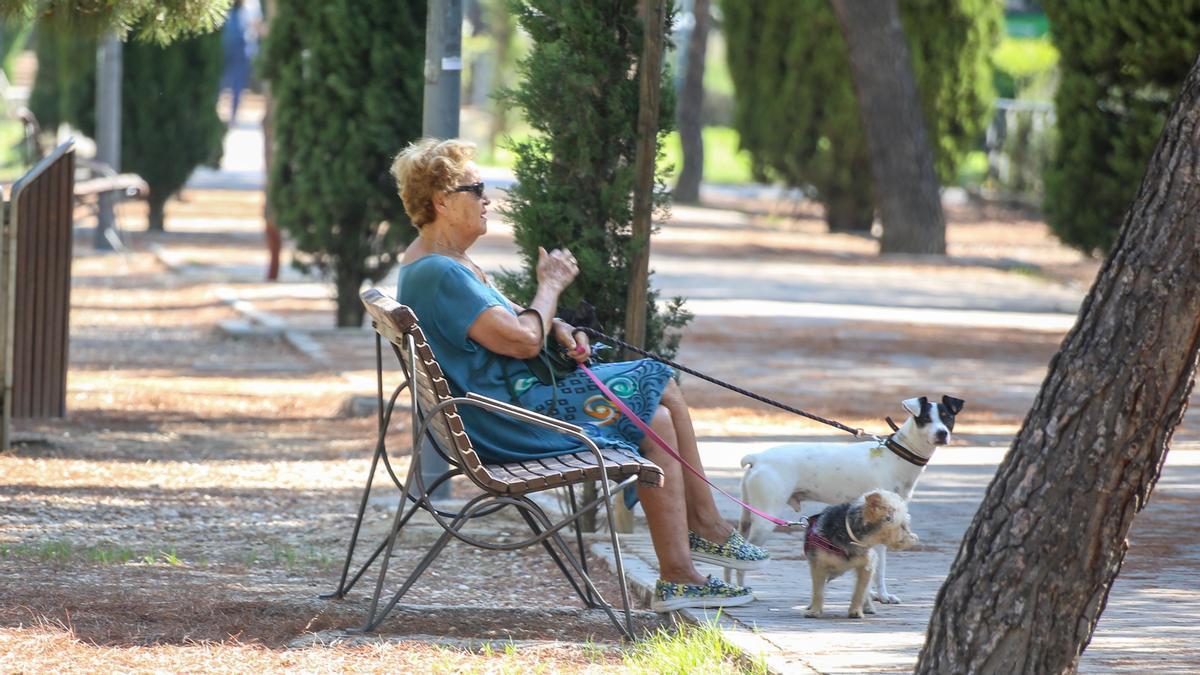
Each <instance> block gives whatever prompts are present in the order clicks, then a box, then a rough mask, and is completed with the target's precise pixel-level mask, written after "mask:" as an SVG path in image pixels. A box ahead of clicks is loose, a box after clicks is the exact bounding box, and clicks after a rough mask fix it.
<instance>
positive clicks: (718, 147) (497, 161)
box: [478, 127, 754, 185]
mask: <svg viewBox="0 0 1200 675" xmlns="http://www.w3.org/2000/svg"><path fill="white" fill-rule="evenodd" d="M529 135H530V132H529V131H528V130H518V131H513V132H512V133H510V134H508V135H507V136H506V137H505V138H504V140H503V141H501V142H500V143H499V144H498V145H497V147H496V149H495V150H494V151H488V149H487V148H484V147H480V148H479V156H478V160H479V163H480V164H481V165H484V166H498V167H504V168H506V169H511V168H513V165H515V164H516V161H517V155H516V153H514V152H513V151H512V150H510V149H509V147H510V146H511V145H512V144H513V143H514V142H517V141H524V140H526V139H528V138H529ZM701 135H702V136H703V138H704V182H706V183H723V184H727V185H744V184H746V183H752V182H754V177H753V176H752V175H751V173H750V153H748V152H746V151H744V150H739V149H738V142H739V136H738V132H737V130H735V129H733V128H731V127H704V130H703V131H702V132H701ZM663 155H664V157H663V160H662V162H661V166H660V167H659V168H663V169H666V168H669V169H670V171H669V172H668V174H667V177H668V180H670V181H673V180H674V179H675V177H676V176H678V175H679V171H680V169H682V168H683V150H682V148H681V147H680V144H679V132H678V131H672V132H671V133H670V134H668V135H667V137H666V140H665V142H664V143H663Z"/></svg>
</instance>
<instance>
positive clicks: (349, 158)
mask: <svg viewBox="0 0 1200 675" xmlns="http://www.w3.org/2000/svg"><path fill="white" fill-rule="evenodd" d="M425 5H426V3H425V0H402V1H399V2H397V0H386V1H385V0H369V1H367V0H357V1H352V0H332V1H330V2H320V3H314V2H302V1H301V0H281V1H280V2H278V3H276V5H275V7H274V10H275V11H274V12H273V18H272V20H271V31H270V33H268V35H267V39H266V43H265V45H264V48H263V52H262V55H261V56H262V58H263V62H262V66H263V73H264V74H265V76H266V78H267V79H269V80H270V84H271V96H272V97H273V99H274V150H273V155H272V159H271V167H270V180H269V181H268V193H267V199H268V202H269V206H270V209H271V211H272V213H273V214H274V215H275V218H276V221H277V222H278V224H279V226H280V227H281V228H282V229H284V230H286V231H287V232H288V233H290V234H291V235H292V238H293V239H294V241H295V245H296V248H297V250H298V251H300V252H302V253H303V254H304V257H303V258H302V259H298V260H297V264H299V265H300V266H302V267H311V268H315V269H318V270H320V271H321V272H323V273H326V274H329V275H332V277H333V280H334V283H335V286H336V288H337V323H338V325H339V326H351V325H353V326H357V325H360V324H361V323H362V315H363V308H362V304H361V303H360V302H359V299H358V292H359V289H360V287H361V286H362V284H363V282H364V281H368V280H369V281H378V280H379V279H382V278H383V277H384V276H385V275H386V274H387V272H388V271H389V270H390V269H391V268H392V267H393V266H394V265H395V263H396V254H397V251H399V250H401V249H402V247H403V245H404V244H407V243H408V242H409V241H411V240H412V239H413V237H414V236H415V235H416V230H415V229H414V228H413V227H412V226H411V224H410V223H409V221H408V219H407V217H406V216H405V215H404V207H403V205H402V203H401V201H400V196H399V194H398V193H397V190H396V185H395V183H394V181H393V179H392V177H391V175H390V174H389V173H388V167H389V166H390V163H391V159H392V157H394V156H395V154H396V153H397V152H399V151H400V150H402V149H403V148H404V146H405V145H406V144H407V143H409V142H411V141H413V140H414V139H416V138H418V137H419V136H420V134H421V96H422V89H423V86H424V80H423V78H422V67H423V64H424V57H425V47H424V45H425Z"/></svg>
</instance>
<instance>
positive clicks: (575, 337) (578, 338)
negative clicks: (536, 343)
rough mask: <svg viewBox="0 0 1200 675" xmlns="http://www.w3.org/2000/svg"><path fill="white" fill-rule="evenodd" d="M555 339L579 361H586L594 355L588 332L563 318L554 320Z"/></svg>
mask: <svg viewBox="0 0 1200 675" xmlns="http://www.w3.org/2000/svg"><path fill="white" fill-rule="evenodd" d="M554 339H555V340H557V341H558V344H560V345H562V346H563V348H564V349H566V350H567V353H568V354H570V355H571V358H573V359H575V361H576V362H578V363H584V362H586V361H587V360H588V359H590V358H591V357H592V344H591V341H590V340H588V336H587V333H584V332H583V331H582V330H579V329H578V328H575V327H573V326H572V325H571V324H569V323H567V322H566V321H563V320H562V319H555V320H554Z"/></svg>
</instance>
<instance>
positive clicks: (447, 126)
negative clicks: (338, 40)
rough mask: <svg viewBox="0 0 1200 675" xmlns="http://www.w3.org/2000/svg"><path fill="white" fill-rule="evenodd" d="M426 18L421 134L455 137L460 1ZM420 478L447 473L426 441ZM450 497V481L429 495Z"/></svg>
mask: <svg viewBox="0 0 1200 675" xmlns="http://www.w3.org/2000/svg"><path fill="white" fill-rule="evenodd" d="M428 12H429V13H428V15H427V16H426V20H425V97H424V100H423V104H422V115H421V133H422V135H423V136H425V137H427V138H455V137H457V136H458V114H459V107H460V106H459V99H460V97H461V93H462V77H461V75H462V16H463V13H462V0H429V9H428ZM420 452H421V479H422V480H423V481H424V482H425V484H426V485H430V484H432V483H433V481H434V479H436V478H437V477H438V476H440V475H442V474H443V473H445V472H446V470H447V469H448V468H449V466H448V465H447V464H446V460H445V459H443V458H442V456H441V455H439V454H438V453H437V451H435V450H434V449H433V447H432V446H430V444H429V439H428V438H424V439H422V443H421V450H420ZM430 496H431V497H433V498H434V499H446V498H447V497H449V496H450V483H449V481H447V482H445V483H442V484H441V485H440V486H438V488H437V489H436V490H434V491H433V493H432V494H430Z"/></svg>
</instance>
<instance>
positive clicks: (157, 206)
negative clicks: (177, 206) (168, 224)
mask: <svg viewBox="0 0 1200 675" xmlns="http://www.w3.org/2000/svg"><path fill="white" fill-rule="evenodd" d="M147 203H148V205H149V207H150V213H149V216H148V222H147V225H146V227H147V229H149V230H150V231H151V232H162V231H163V230H165V229H166V228H165V227H164V226H163V222H164V220H165V217H166V215H165V214H166V210H167V208H166V207H167V198H166V197H159V196H157V195H155V194H151V195H150V199H149V200H147Z"/></svg>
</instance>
